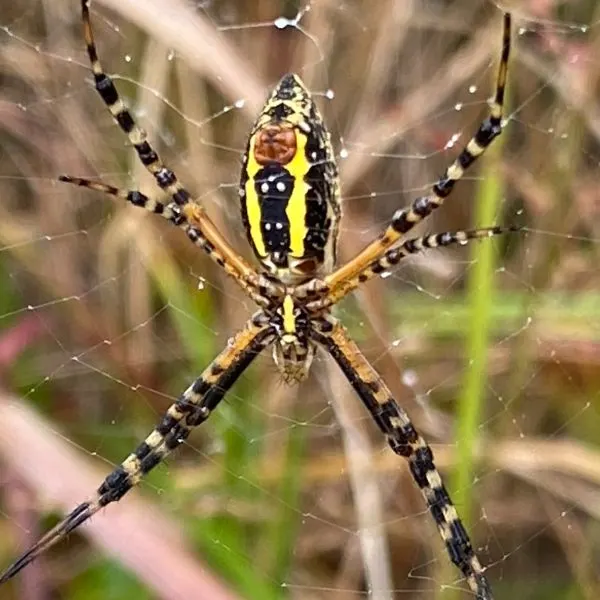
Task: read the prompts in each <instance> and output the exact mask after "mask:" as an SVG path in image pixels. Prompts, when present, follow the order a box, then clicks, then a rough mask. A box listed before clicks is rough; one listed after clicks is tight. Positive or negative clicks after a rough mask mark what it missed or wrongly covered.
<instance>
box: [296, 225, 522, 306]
mask: <svg viewBox="0 0 600 600" xmlns="http://www.w3.org/2000/svg"><path fill="white" fill-rule="evenodd" d="M515 231H522V228H521V227H518V226H511V227H485V228H482V229H465V230H460V231H445V232H443V233H434V234H431V235H424V236H422V237H418V238H411V239H409V240H406V241H404V242H403V243H402V244H400V245H399V246H396V247H394V248H391V249H389V250H387V251H386V253H385V254H384V255H383V256H382V257H381V258H378V259H376V260H374V261H372V262H371V263H370V264H368V265H367V266H366V267H365V269H364V270H363V271H362V272H361V274H360V276H359V277H355V278H353V279H349V280H347V281H345V282H343V283H342V284H340V285H339V286H337V287H336V288H334V289H333V290H332V291H331V292H330V293H329V294H327V295H326V296H324V297H322V298H319V299H317V300H314V301H312V302H308V303H307V304H306V308H307V310H309V311H313V312H316V311H321V310H323V309H326V308H328V307H330V306H332V305H334V304H337V303H338V302H339V301H340V300H341V299H342V298H343V297H344V296H346V295H347V294H349V293H350V292H352V291H353V290H355V289H356V288H357V287H358V286H359V285H361V284H362V283H364V282H365V281H369V279H373V277H376V276H377V275H380V274H381V273H383V272H384V271H387V270H389V269H390V268H392V267H395V266H396V265H398V263H400V261H401V260H402V259H403V258H405V257H407V256H410V255H411V254H417V253H419V252H422V251H423V250H427V249H428V248H443V247H445V246H453V245H455V244H467V243H468V242H469V241H471V240H480V239H486V238H490V237H494V236H496V235H503V234H505V233H511V232H515Z"/></svg>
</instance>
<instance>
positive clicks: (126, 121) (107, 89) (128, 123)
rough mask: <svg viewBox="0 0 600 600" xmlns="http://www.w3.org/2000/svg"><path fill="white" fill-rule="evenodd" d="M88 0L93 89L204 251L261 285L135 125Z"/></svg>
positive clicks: (85, 14) (84, 8)
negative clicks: (99, 42)
mask: <svg viewBox="0 0 600 600" xmlns="http://www.w3.org/2000/svg"><path fill="white" fill-rule="evenodd" d="M89 2H90V0H81V14H82V21H83V33H84V37H85V42H86V47H87V53H88V56H89V59H90V64H91V67H92V73H93V75H94V82H95V86H96V90H97V91H98V93H99V94H100V97H101V98H102V100H103V101H104V103H105V104H106V106H107V107H108V110H109V111H110V113H111V115H112V116H113V118H114V120H115V121H116V122H117V124H118V125H119V127H120V128H121V130H122V131H123V132H124V133H126V134H127V137H128V138H129V141H130V142H131V144H132V145H133V147H134V148H135V151H136V152H137V155H138V157H139V159H140V161H141V162H142V164H143V165H144V166H145V167H146V169H147V170H148V172H149V173H150V174H151V175H152V176H153V177H154V179H155V181H156V183H157V185H158V186H159V187H160V188H161V189H162V190H164V191H165V192H166V193H167V194H169V195H170V196H171V197H172V198H173V202H174V203H175V204H177V205H179V206H180V207H181V212H182V213H184V214H185V216H186V217H187V219H188V220H189V221H192V220H193V222H194V225H195V232H196V234H197V235H198V236H199V237H200V238H201V240H202V243H201V244H200V245H201V247H202V248H203V249H204V250H205V252H206V253H207V254H208V255H209V256H210V257H211V258H212V259H213V260H214V261H215V262H216V263H217V264H218V265H219V266H221V267H225V265H228V266H227V267H226V270H227V272H228V273H229V274H230V275H232V276H233V277H234V278H235V279H237V280H238V281H239V280H240V279H242V280H244V281H245V282H246V283H248V284H249V285H252V286H254V287H260V286H261V285H262V283H263V282H262V279H264V278H261V276H260V275H259V274H258V273H257V272H256V271H255V270H254V269H252V267H251V266H250V265H249V264H248V263H247V262H246V261H245V260H244V259H243V258H242V257H240V256H239V255H238V254H237V253H236V252H235V251H234V250H233V248H232V247H231V245H230V244H229V243H228V242H227V241H226V240H225V238H224V237H223V236H222V235H221V234H220V233H219V232H218V230H217V228H216V227H215V225H214V223H213V222H212V221H211V219H210V217H209V216H208V214H207V213H206V211H205V210H204V208H202V207H201V206H199V205H197V204H196V203H194V202H193V200H192V198H191V195H190V193H189V192H188V191H187V190H186V189H185V188H184V187H183V186H182V185H181V183H180V182H179V180H178V179H177V176H176V175H175V173H174V172H173V171H171V169H169V168H168V167H166V166H165V165H164V164H163V162H162V160H161V159H160V157H159V156H158V154H157V152H156V151H155V150H154V148H153V147H152V146H151V145H150V143H149V142H148V140H147V139H146V132H145V131H144V130H143V129H142V128H141V127H140V126H139V125H137V123H136V122H135V120H134V118H133V115H132V114H131V112H130V111H129V109H128V108H127V106H126V105H125V103H124V102H123V100H121V98H120V96H119V93H118V92H117V88H116V87H115V84H114V83H113V81H112V79H111V78H110V77H109V76H108V75H107V74H106V73H105V72H104V69H103V68H102V65H101V63H100V60H99V59H98V52H97V50H96V43H95V41H94V34H93V30H92V24H91V21H90V10H89ZM60 179H61V181H69V182H71V183H78V185H84V187H91V188H92V189H100V187H99V186H98V185H95V186H85V184H82V183H79V182H78V181H77V180H76V178H74V177H68V176H62V177H60ZM79 181H83V180H79ZM109 193H110V192H109ZM242 287H244V286H242Z"/></svg>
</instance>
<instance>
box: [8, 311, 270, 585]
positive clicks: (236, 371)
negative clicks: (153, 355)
mask: <svg viewBox="0 0 600 600" xmlns="http://www.w3.org/2000/svg"><path fill="white" fill-rule="evenodd" d="M273 337H274V328H273V327H271V326H270V325H269V324H268V320H267V318H266V317H265V316H264V314H263V313H258V314H257V315H255V316H254V317H253V318H252V319H251V320H250V321H249V322H248V323H247V324H246V326H245V327H244V329H243V330H242V331H240V332H239V333H238V334H237V335H236V336H235V338H234V340H233V342H232V343H231V344H228V346H227V348H226V349H225V350H224V351H223V352H221V354H219V356H218V357H217V358H216V359H215V360H214V361H213V363H212V364H211V365H210V366H209V367H208V368H207V369H206V370H205V371H204V373H202V375H201V376H200V377H199V378H198V379H196V381H194V383H192V385H190V387H189V388H188V389H187V390H186V391H185V392H183V394H182V395H181V396H180V397H179V398H178V399H177V400H176V401H175V403H174V404H172V405H171V407H170V408H169V409H168V410H167V412H166V413H165V415H164V417H163V418H162V420H161V422H160V423H159V424H158V426H157V427H156V428H155V429H154V431H152V433H151V434H150V435H149V436H148V437H147V438H146V439H145V440H144V441H143V442H142V443H141V444H140V445H139V446H138V447H137V448H136V449H135V451H134V452H133V453H132V454H130V455H129V456H128V457H127V458H126V459H125V460H124V461H123V462H122V463H121V464H120V465H119V466H118V467H117V468H116V469H115V470H114V471H113V472H112V473H110V475H108V476H107V477H106V479H105V480H104V482H103V483H102V485H101V486H100V487H99V488H98V490H97V491H96V494H95V495H94V496H93V497H92V498H91V499H89V500H87V501H85V502H82V503H81V504H80V505H79V506H77V507H76V508H75V509H74V510H73V511H72V512H71V513H69V514H68V515H67V516H66V517H65V519H63V520H62V521H61V522H60V523H59V524H58V525H56V527H54V528H53V529H51V530H50V531H49V532H48V533H46V535H44V536H43V537H42V538H41V539H40V540H39V541H38V542H37V543H36V544H34V545H33V546H32V547H31V548H30V549H29V550H28V551H27V552H25V553H24V554H23V555H22V556H21V557H20V558H19V559H18V560H17V561H15V562H14V563H13V564H12V565H11V566H10V567H9V568H8V569H7V570H6V571H5V572H4V573H3V574H2V576H1V577H0V584H1V583H4V582H6V581H8V580H9V579H11V578H12V577H13V576H14V575H16V574H17V573H18V572H19V571H20V570H21V569H23V568H24V567H26V566H27V565H28V564H29V563H31V562H32V561H33V560H35V559H36V558H37V557H38V556H39V555H40V554H41V553H42V552H44V551H45V550H47V549H48V548H49V547H50V546H53V545H54V544H55V543H56V542H58V541H60V540H61V539H62V538H64V537H65V536H66V535H67V534H69V533H70V532H71V531H73V530H74V529H76V528H77V527H79V526H80V525H81V524H82V523H84V522H85V521H87V520H88V519H89V518H90V517H91V516H92V515H94V514H95V513H97V512H98V511H99V510H100V509H101V508H103V507H105V506H106V505H107V504H110V503H111V502H116V501H118V500H120V499H121V498H122V497H123V496H124V495H125V494H126V493H127V492H128V491H129V490H130V489H131V488H132V487H133V486H135V485H136V484H138V483H139V482H140V480H141V479H142V477H143V476H144V475H145V474H146V473H148V472H149V471H151V470H152V469H153V468H154V467H155V466H156V465H158V464H159V463H160V462H161V461H162V460H163V459H164V458H165V457H166V456H167V454H169V453H170V452H171V451H172V450H174V449H175V448H177V447H178V446H180V445H181V444H182V443H183V442H184V441H185V440H186V439H187V437H188V435H189V434H190V432H191V430H192V429H193V428H194V427H196V426H198V425H200V424H201V423H203V422H204V421H206V419H207V418H208V417H209V415H210V413H211V412H212V411H213V410H214V409H215V408H216V406H217V405H218V403H219V402H220V401H221V400H222V398H223V396H224V395H225V393H226V392H227V390H228V389H229V388H230V387H231V386H232V385H233V384H234V382H235V381H236V380H237V378H238V377H239V376H240V375H241V374H242V373H243V372H244V371H245V370H246V368H247V367H248V365H249V364H250V363H251V362H252V360H253V359H254V358H255V357H256V356H257V355H258V354H259V353H260V352H261V351H262V350H264V349H265V348H266V347H267V346H268V345H269V344H270V343H271V342H272V341H273Z"/></svg>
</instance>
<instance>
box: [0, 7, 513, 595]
mask: <svg viewBox="0 0 600 600" xmlns="http://www.w3.org/2000/svg"><path fill="white" fill-rule="evenodd" d="M81 9H82V21H83V31H84V37H85V42H86V45H87V53H88V55H89V59H90V63H91V69H92V73H93V76H94V80H95V86H96V89H97V91H98V93H99V94H100V97H101V98H102V100H103V101H104V103H105V104H106V106H107V107H108V109H109V111H110V113H111V114H112V116H113V117H114V119H115V121H116V122H117V124H118V125H119V127H120V128H121V129H122V130H123V131H124V132H125V133H126V134H127V136H128V138H129V141H130V142H131V144H132V145H133V147H134V148H135V151H136V152H137V154H138V157H139V159H140V161H141V162H142V163H143V165H144V166H145V167H146V168H147V169H148V171H149V172H150V173H151V174H152V175H153V176H154V179H155V180H156V183H157V185H158V187H159V188H160V189H161V190H162V191H163V192H165V193H166V195H167V196H168V197H169V198H170V200H169V201H165V202H161V201H158V200H155V199H152V198H150V197H148V196H146V195H144V194H142V193H141V192H139V191H136V190H124V189H119V188H116V187H113V186H110V185H106V184H104V183H102V182H99V181H93V180H89V179H81V178H77V177H70V176H60V177H59V179H60V180H61V181H64V182H68V183H71V184H75V185H78V186H82V187H84V188H90V189H92V190H97V191H101V192H104V193H106V194H110V195H112V196H116V197H118V198H121V199H122V200H125V201H127V202H130V203H131V204H133V205H135V206H139V207H141V208H143V209H145V210H147V211H150V212H153V213H155V214H158V215H160V216H162V217H163V218H165V219H167V220H168V221H169V222H170V223H172V224H173V225H175V226H177V227H179V228H180V229H182V230H183V231H184V232H185V234H186V235H187V237H188V239H189V240H190V241H191V242H192V243H193V244H195V245H196V246H198V247H200V248H201V249H202V250H203V251H204V252H206V253H207V254H208V256H209V257H210V258H211V259H212V260H213V261H215V262H216V263H217V264H218V265H219V266H220V267H222V268H223V269H224V270H225V272H226V273H227V274H228V275H229V276H231V277H232V278H233V279H234V280H235V281H236V282H237V283H238V284H239V285H240V286H241V288H242V289H243V290H244V292H246V293H247V294H248V296H249V297H250V298H251V299H252V300H253V301H254V302H255V303H256V304H257V305H258V307H259V310H258V312H256V313H255V314H254V315H253V316H252V317H251V318H250V320H249V321H248V322H247V323H246V324H245V326H244V327H243V329H242V330H241V331H239V332H238V333H237V334H236V335H235V337H234V338H233V341H232V342H231V343H229V344H228V345H227V347H226V348H225V349H224V350H223V351H222V352H221V353H220V354H219V355H218V356H217V357H216V358H215V359H214V361H213V362H212V363H211V364H210V365H209V366H208V367H207V368H206V369H205V370H204V372H203V373H202V375H200V377H198V378H197V379H196V380H195V381H194V382H193V383H192V384H191V385H190V386H189V387H188V388H187V389H186V390H185V391H184V392H183V393H182V394H181V395H180V396H179V398H178V399H177V400H176V401H175V402H174V403H173V404H172V405H171V406H170V407H169V409H168V410H167V411H166V413H165V414H164V416H163V418H162V420H161V421H160V422H159V423H158V425H157V426H156V427H155V429H154V430H153V431H152V432H151V433H150V435H149V436H148V437H147V438H146V439H145V440H144V441H143V442H142V443H141V444H140V445H139V446H138V447H137V448H136V449H135V450H134V451H133V452H132V453H131V454H130V455H129V456H128V457H127V458H126V459H125V460H124V461H123V462H122V463H121V464H120V465H119V466H117V467H116V468H115V469H114V470H113V471H112V472H111V473H110V474H109V475H108V476H107V477H106V479H105V480H104V481H103V482H102V484H101V485H100V486H99V487H98V489H97V490H96V493H95V494H94V495H93V496H92V497H91V498H89V499H88V500H86V501H85V502H82V503H81V504H79V505H78V506H77V507H76V508H75V509H74V510H73V511H72V512H71V513H69V514H68V515H67V516H66V517H65V518H64V519H63V520H62V521H61V522H60V523H59V524H58V525H56V526H55V527H54V528H53V529H52V530H50V531H49V532H48V533H46V534H45V535H44V536H43V537H42V538H41V539H40V540H39V541H38V542H37V543H36V544H34V545H33V546H32V547H31V548H30V549H29V550H28V551H27V552H25V553H24V554H23V555H22V556H21V557H20V558H19V559H18V560H17V561H16V562H14V563H13V564H12V565H11V566H10V567H9V568H8V569H7V570H6V571H5V572H4V574H3V575H2V577H1V578H0V583H2V582H6V581H7V580H9V579H10V578H12V577H13V576H14V575H15V574H16V573H18V572H19V571H20V570H21V569H23V568H24V567H25V566H27V565H28V564H29V563H31V562H32V561H33V560H34V559H35V558H36V557H38V556H39V555H40V554H41V553H42V552H44V551H45V550H46V549H48V548H49V547H50V546H52V545H53V544H55V543H56V542H57V541H59V540H60V539H62V538H64V537H65V536H66V535H67V534H68V533H70V532H71V531H73V530H74V529H76V528H77V527H79V526H80V525H81V524H82V523H84V522H85V521H87V520H88V519H89V518H90V517H91V516H92V515H94V514H95V513H96V512H98V511H99V510H100V509H101V508H103V507H105V506H106V505H108V504H110V503H111V502H116V501H118V500H120V499H121V498H122V497H123V496H124V495H125V494H126V493H127V492H128V491H129V490H131V489H132V488H133V487H134V486H135V485H136V484H138V483H139V482H140V480H141V479H142V477H143V476H144V475H145V474H146V473H148V472H149V471H150V470H151V469H153V468H154V467H155V466H156V465H158V464H159V463H160V462H161V461H162V460H163V459H164V458H165V457H166V456H167V455H168V454H169V453H170V452H171V451H172V450H174V449H176V448H177V447H179V446H180V445H181V444H182V443H183V442H184V441H185V440H186V439H187V437H188V436H189V434H190V432H191V431H192V429H193V428H194V427H196V426H198V425H200V424H201V423H203V422H204V421H206V419H208V417H209V415H210V414H211V412H212V411H213V410H214V409H216V408H217V405H218V404H219V402H220V401H221V400H222V399H223V397H224V395H225V394H226V392H227V391H228V390H229V388H230V387H231V386H232V385H233V383H234V382H235V381H236V380H237V378H238V377H239V376H240V375H241V374H242V373H243V372H244V371H245V370H246V368H247V367H248V366H249V365H250V364H251V363H252V361H253V360H254V359H255V358H256V357H257V355H258V354H259V353H260V352H262V351H263V350H265V349H266V348H267V347H269V346H273V356H274V360H275V363H276V364H277V367H278V369H279V371H280V372H281V375H282V377H283V379H284V380H285V382H287V383H289V384H294V383H298V382H300V381H302V380H303V379H305V378H306V376H307V375H308V370H309V367H310V365H311V361H312V359H313V357H314V355H315V352H316V350H317V348H320V349H321V350H324V351H325V352H327V353H329V354H330V355H331V356H332V357H333V359H334V360H335V362H337V364H338V365H339V367H340V368H341V370H342V372H343V374H344V375H345V376H346V378H347V379H348V381H349V382H350V384H351V385H352V387H353V388H354V390H355V392H356V394H357V395H358V397H359V398H360V400H361V401H362V402H363V404H364V405H365V407H366V409H367V410H368V411H369V413H370V415H371V417H372V418H373V420H374V421H375V423H376V424H377V426H378V428H379V429H380V430H381V432H382V433H383V434H384V435H385V437H386V438H387V442H388V443H389V445H390V447H391V449H392V450H393V452H395V453H396V454H397V455H399V456H402V457H404V458H405V459H406V460H407V461H408V465H409V469H410V473H411V475H412V477H413V479H414V481H415V483H416V484H417V486H418V487H419V488H420V490H421V492H422V493H423V496H424V497H425V502H426V504H427V507H428V509H429V511H430V513H431V516H432V517H433V519H434V521H435V523H436V525H437V528H438V530H439V533H440V535H441V537H442V539H443V541H444V543H445V546H446V550H447V552H448V555H449V557H450V560H451V561H452V562H453V563H454V564H455V565H456V566H457V567H458V568H459V569H460V571H461V572H462V574H463V576H464V577H465V579H466V581H467V583H468V585H469V587H470V588H471V590H472V591H473V593H474V594H475V595H476V598H477V599H478V600H492V598H493V595H492V591H491V588H490V585H489V583H488V580H487V578H486V575H485V574H484V569H483V567H482V565H481V563H480V562H479V559H478V558H477V556H476V554H475V552H474V550H473V547H472V544H471V541H470V539H469V536H468V534H467V531H466V529H465V527H464V526H463V524H462V522H461V521H460V518H459V516H458V514H457V511H456V509H455V507H454V505H453V504H452V500H451V499H450V496H449V495H448V492H447V490H446V488H445V486H444V484H443V482H442V479H441V476H440V474H439V472H438V470H437V469H436V466H435V463H434V459H433V454H432V451H431V449H430V447H429V446H428V444H427V442H426V441H425V440H424V439H423V438H422V437H421V435H419V433H418V432H417V431H416V429H415V427H414V426H413V424H412V422H411V421H410V419H409V417H408V415H407V414H406V412H405V411H404V410H403V409H402V408H401V407H400V406H399V405H398V403H397V402H396V400H395V399H394V398H393V396H392V394H391V392H390V390H389V389H388V387H387V386H386V384H385V382H384V381H382V379H381V378H380V377H379V376H378V374H377V373H376V372H375V370H374V369H373V367H372V366H371V365H370V364H369V362H367V360H366V358H365V357H364V356H363V355H362V353H361V352H360V350H359V349H358V347H357V345H356V344H355V342H354V341H353V340H352V339H351V338H350V337H349V336H348V333H347V331H346V329H345V328H344V326H343V325H342V324H341V323H340V322H339V321H338V320H337V319H336V318H334V317H333V316H332V314H331V309H332V307H333V306H334V305H335V304H336V303H338V302H339V301H340V300H341V299H342V298H344V297H345V296H347V295H348V294H349V293H350V292H352V291H353V290H354V289H356V288H357V287H358V286H359V285H360V284H361V283H364V282H366V281H368V280H369V279H371V278H373V277H375V276H377V275H378V274H380V273H382V272H384V271H387V270H388V269H390V268H391V267H393V266H395V265H397V264H398V263H399V262H400V261H401V260H402V259H403V258H404V257H405V256H407V255H410V254H413V253H416V252H420V251H422V250H425V249H427V248H433V247H441V246H449V245H452V244H456V243H465V242H467V241H468V240H473V239H478V238H485V237H491V236H494V235H498V234H501V233H506V232H508V231H515V230H517V229H518V228H517V227H506V228H501V227H490V228H485V229H477V230H468V231H455V232H445V233H438V234H433V235H426V236H423V237H418V238H410V239H405V234H407V233H408V232H409V231H410V230H411V229H412V228H413V227H414V226H415V225H417V224H418V223H420V222H421V221H422V220H423V219H425V218H426V217H427V216H428V215H429V214H431V213H432V212H433V211H434V210H435V209H436V208H438V207H439V206H440V205H441V204H442V203H443V201H444V199H445V198H446V197H447V196H448V195H449V194H450V193H451V191H452V189H453V188H454V185H455V183H456V182H457V181H458V180H459V179H460V178H461V177H462V175H463V174H464V172H465V171H466V170H467V169H468V168H469V167H470V166H471V165H472V164H473V163H474V162H475V161H476V159H477V158H478V157H479V156H481V155H482V154H483V152H484V151H485V149H486V148H487V147H488V146H489V145H490V143H491V142H492V140H493V139H494V138H495V137H497V136H498V135H499V134H500V133H501V131H502V112H503V102H504V90H505V84H506V76H507V68H508V58H509V51H510V38H511V16H510V14H509V13H504V19H503V34H502V50H501V57H500V64H499V69H498V75H497V80H496V91H495V95H494V97H493V99H492V100H491V102H490V111H489V115H488V116H487V118H486V119H485V120H484V121H483V122H482V123H481V125H480V126H479V128H478V130H477V132H476V133H475V135H474V136H473V138H472V139H471V140H470V141H469V142H468V144H467V145H466V146H465V147H464V148H463V149H462V151H461V152H460V154H459V156H458V158H457V159H456V160H455V161H454V162H453V163H452V164H451V165H450V166H449V167H448V168H447V169H446V171H445V172H444V174H443V175H442V176H441V177H440V178H439V180H438V181H437V182H436V183H435V184H434V185H433V186H432V188H431V190H430V192H429V194H427V195H425V196H422V197H419V198H417V199H416V200H414V201H413V202H412V204H411V205H410V206H409V207H408V208H403V209H400V210H398V211H396V213H395V214H394V215H393V217H392V219H391V220H390V222H389V224H388V226H387V227H386V229H385V230H384V231H383V233H381V234H380V235H379V237H378V238H377V239H376V240H375V241H373V242H372V243H370V244H368V245H367V246H366V247H365V248H364V249H363V250H362V251H361V252H360V253H359V254H358V255H357V256H355V257H354V258H353V259H352V260H351V261H350V262H348V263H346V264H344V265H342V266H341V267H336V242H337V238H338V233H339V223H340V218H341V203H340V186H339V181H338V173H337V167H336V162H335V158H334V151H333V148H332V145H331V140H330V134H329V132H328V131H327V128H326V126H325V124H324V122H323V119H322V117H321V115H320V113H319V110H318V108H317V106H316V104H315V103H314V101H313V99H312V97H311V94H310V92H309V91H308V89H307V88H306V87H305V85H304V84H303V82H302V81H301V79H300V78H299V77H298V76H297V75H295V74H288V75H285V76H284V77H283V78H282V79H281V81H280V82H279V83H278V85H277V86H276V87H275V89H274V90H273V92H272V93H271V95H270V97H269V98H268V100H267V101H266V103H265V105H264V107H263V109H262V111H261V113H260V115H259V116H258V119H257V121H256V123H255V125H254V127H253V129H252V131H251V133H250V136H249V138H248V143H247V149H246V152H245V154H244V156H243V164H242V171H241V182H240V186H239V197H240V204H241V216H242V221H243V224H244V228H245V231H246V235H247V238H248V242H249V244H250V246H251V247H252V250H253V252H254V254H255V255H256V258H257V259H258V263H259V265H260V267H259V268H258V269H255V268H253V267H252V266H251V265H250V264H249V263H248V262H247V261H246V260H245V259H244V258H243V257H242V256H240V255H239V254H237V253H236V252H235V251H234V250H233V248H232V247H231V246H230V245H229V243H228V242H227V241H226V240H225V238H224V237H223V236H222V235H221V234H220V233H219V231H218V230H217V229H216V228H215V226H214V224H213V223H212V222H211V220H210V219H209V217H208V216H207V214H206V212H205V210H204V208H202V206H200V205H198V204H196V203H195V202H194V201H193V199H192V197H191V195H190V193H189V192H188V191H187V190H186V189H185V188H184V187H183V186H182V184H181V183H180V182H179V180H178V179H177V177H176V175H175V173H173V171H171V170H170V169H169V168H167V167H166V166H165V165H164V164H163V163H162V161H161V159H160V158H159V156H158V154H157V153H156V152H155V150H154V149H153V148H152V146H151V145H150V143H149V142H148V141H147V139H146V134H145V132H144V131H143V130H142V129H141V128H140V127H139V126H138V125H137V124H136V123H135V121H134V119H133V116H132V115H131V113H130V112H129V110H128V109H127V107H126V106H125V104H124V103H123V101H122V100H121V99H120V97H119V94H118V92H117V90H116V88H115V86H114V84H113V81H112V80H111V78H110V77H109V76H108V75H107V74H106V73H105V72H104V71H103V69H102V66H101V64H100V61H99V60H98V55H97V51H96V45H95V42H94V36H93V32H92V26H91V22H90V13H89V0H82V2H81Z"/></svg>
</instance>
